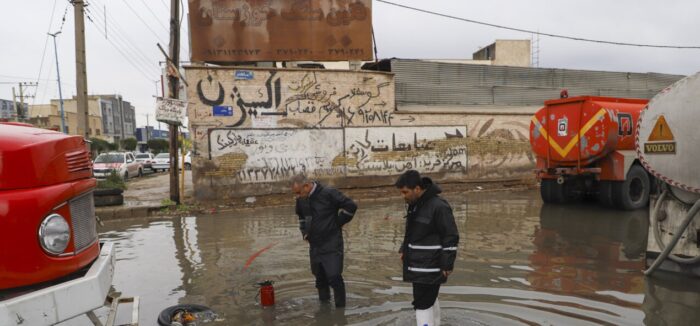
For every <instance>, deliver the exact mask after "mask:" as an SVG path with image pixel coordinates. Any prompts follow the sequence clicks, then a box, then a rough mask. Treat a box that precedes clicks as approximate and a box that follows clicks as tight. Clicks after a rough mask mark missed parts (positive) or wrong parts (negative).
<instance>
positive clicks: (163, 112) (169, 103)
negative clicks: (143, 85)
mask: <svg viewBox="0 0 700 326" xmlns="http://www.w3.org/2000/svg"><path fill="white" fill-rule="evenodd" d="M186 113H187V102H186V101H180V100H176V99H171V98H160V97H159V98H158V100H156V120H157V121H160V122H165V123H170V124H176V125H181V124H182V122H183V121H185V114H186Z"/></svg>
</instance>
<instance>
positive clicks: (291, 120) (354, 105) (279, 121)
mask: <svg viewBox="0 0 700 326" xmlns="http://www.w3.org/2000/svg"><path fill="white" fill-rule="evenodd" d="M186 75H187V79H188V80H189V81H190V86H189V87H188V88H187V92H188V98H189V99H190V105H189V108H188V116H189V121H190V127H191V131H192V133H193V135H194V136H195V138H197V139H200V140H202V142H204V144H203V146H204V147H207V145H206V141H207V135H208V129H209V128H212V127H228V128H340V127H343V126H391V125H392V124H396V123H402V122H404V121H399V119H395V110H394V108H395V104H394V103H395V102H394V78H393V75H392V74H388V73H377V72H357V71H324V70H281V69H231V68H211V67H209V68H202V67H187V68H186ZM409 118H410V119H409ZM403 119H405V120H408V121H415V119H414V118H411V117H404V118H403Z"/></svg>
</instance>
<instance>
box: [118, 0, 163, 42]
mask: <svg viewBox="0 0 700 326" xmlns="http://www.w3.org/2000/svg"><path fill="white" fill-rule="evenodd" d="M124 4H125V5H126V6H127V7H129V10H131V12H133V13H134V15H135V16H136V18H138V19H139V20H140V21H141V22H142V23H143V24H144V25H145V26H146V28H148V30H149V31H151V33H153V35H155V37H156V39H157V40H158V41H161V40H160V37H159V36H158V33H156V32H155V31H154V30H153V29H152V28H151V26H150V25H148V23H146V21H145V20H143V18H141V15H139V13H138V12H137V11H136V10H134V8H133V7H131V5H130V4H129V2H128V1H126V0H124ZM161 42H162V41H161Z"/></svg>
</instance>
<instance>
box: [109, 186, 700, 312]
mask: <svg viewBox="0 0 700 326" xmlns="http://www.w3.org/2000/svg"><path fill="white" fill-rule="evenodd" d="M448 199H449V200H450V203H451V204H452V206H453V208H454V212H455V218H456V220H457V223H458V227H459V228H460V235H461V239H462V242H461V243H460V247H459V252H458V260H457V262H456V263H455V272H454V274H453V275H452V276H451V278H450V280H449V282H448V283H447V284H446V285H445V286H444V287H443V288H442V291H441V294H440V302H441V306H442V310H443V312H442V315H443V325H472V324H473V325H485V324H486V325H515V324H517V325H522V324H564V325H570V324H577V325H578V324H615V325H625V324H628V325H638V324H641V323H643V322H644V323H647V324H650V325H651V324H654V325H656V324H669V325H670V324H674V325H675V324H679V323H681V324H682V323H683V322H685V321H688V320H692V319H684V318H686V317H685V316H694V317H695V318H697V314H698V313H697V312H695V311H694V310H695V308H696V307H698V304H700V299H699V298H698V297H699V296H700V295H699V294H698V293H699V292H700V291H697V290H700V289H692V290H688V287H674V285H678V284H679V283H680V282H683V281H684V280H683V279H679V278H678V277H671V278H670V280H667V281H665V282H661V281H659V280H656V279H647V280H645V279H644V278H643V277H642V274H641V272H640V271H641V269H642V268H643V267H644V266H643V261H642V257H643V253H644V250H645V248H646V233H647V222H646V221H647V217H646V213H645V212H643V211H640V212H632V213H628V212H619V211H608V210H603V209H599V208H595V207H561V206H541V204H540V202H539V198H538V195H537V193H536V192H518V193H507V192H501V193H481V194H478V193H477V194H469V195H468V196H454V195H453V196H449V197H448ZM137 222H138V221H137ZM403 223H404V221H403V203H402V202H401V201H400V200H398V199H397V200H389V201H382V202H371V203H361V204H360V210H359V211H358V214H357V215H356V217H355V219H354V220H353V221H352V222H351V223H350V224H348V225H347V226H346V227H345V229H344V233H345V239H346V261H345V266H346V268H345V272H344V277H345V279H346V282H347V289H348V306H347V308H346V309H335V308H334V307H331V306H329V305H321V304H319V303H318V301H317V299H316V290H315V288H314V285H313V284H314V282H313V276H312V275H311V273H310V271H309V265H308V247H307V244H306V243H305V242H304V241H302V239H301V236H300V235H299V231H298V225H297V220H296V217H295V216H294V215H293V210H292V208H291V207H287V208H270V209H256V210H246V211H239V212H235V213H227V214H219V215H212V216H202V217H187V218H174V219H168V220H166V221H155V222H149V223H145V222H139V223H138V224H134V222H133V221H132V222H129V221H114V222H109V223H108V224H107V226H106V229H105V230H104V231H103V233H102V235H103V237H106V238H112V239H114V240H116V241H118V245H119V247H120V249H119V252H118V254H119V261H118V265H117V275H116V277H115V287H116V288H117V289H118V290H119V291H122V292H124V293H125V294H126V295H140V296H142V300H143V301H142V315H141V319H142V321H143V323H144V324H147V325H150V324H153V321H154V320H155V315H156V314H157V313H158V312H159V311H160V310H162V309H163V308H165V307H167V306H169V305H172V304H175V303H196V304H203V305H207V306H209V307H211V308H213V309H214V310H215V311H216V312H217V313H219V315H220V316H221V317H223V318H224V320H222V321H219V322H218V323H215V324H220V325H231V324H234V323H235V324H242V325H334V324H337V325H344V324H357V325H406V324H411V323H413V316H414V314H413V311H412V309H411V305H410V301H411V289H410V285H409V284H406V283H403V282H401V268H400V261H399V256H398V254H397V249H398V246H399V244H400V242H401V240H402V238H403ZM268 247H269V249H268V250H267V251H264V252H262V253H261V254H260V255H259V256H258V257H257V258H256V259H255V260H253V261H251V263H250V266H249V267H248V268H244V265H245V264H246V262H248V261H249V258H250V257H251V255H252V254H253V253H255V252H258V251H260V250H261V249H263V248H268ZM268 279H269V280H273V281H275V294H276V302H277V303H276V305H275V306H274V307H272V308H265V309H263V308H262V307H261V306H260V305H259V303H258V299H257V297H256V295H257V287H256V285H255V284H256V283H257V282H260V281H263V280H268ZM693 291H695V292H693ZM669 314H671V315H673V316H682V317H669ZM688 318H689V317H688Z"/></svg>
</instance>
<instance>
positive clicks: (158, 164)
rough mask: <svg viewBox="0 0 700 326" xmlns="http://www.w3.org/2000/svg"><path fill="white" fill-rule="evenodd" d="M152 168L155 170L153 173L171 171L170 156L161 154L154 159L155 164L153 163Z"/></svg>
mask: <svg viewBox="0 0 700 326" xmlns="http://www.w3.org/2000/svg"><path fill="white" fill-rule="evenodd" d="M151 167H152V168H153V171H156V172H158V170H160V171H165V170H169V169H170V154H169V153H160V154H158V155H156V157H154V158H153V163H151Z"/></svg>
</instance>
